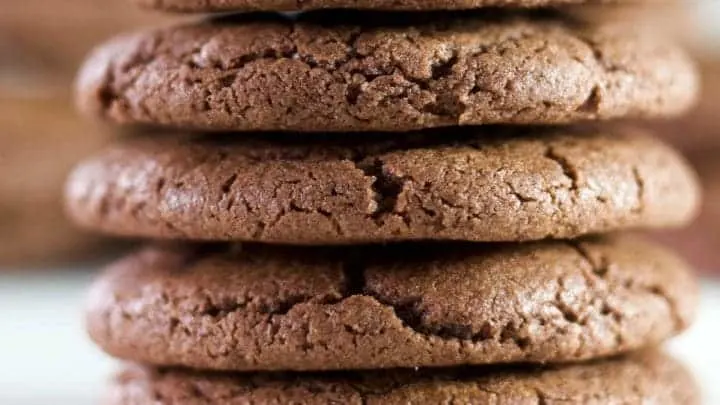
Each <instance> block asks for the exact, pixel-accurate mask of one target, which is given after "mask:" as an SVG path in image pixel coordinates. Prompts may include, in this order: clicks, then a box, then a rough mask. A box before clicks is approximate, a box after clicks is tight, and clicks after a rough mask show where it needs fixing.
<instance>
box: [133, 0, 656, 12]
mask: <svg viewBox="0 0 720 405" xmlns="http://www.w3.org/2000/svg"><path fill="white" fill-rule="evenodd" d="M130 1H131V2H133V3H135V4H138V5H140V6H142V7H147V8H153V9H159V10H166V11H176V12H177V11H179V12H195V13H208V12H231V11H301V10H318V9H345V8H352V9H361V10H363V9H364V10H386V11H390V10H413V11H422V10H462V9H476V8H480V7H543V6H561V5H571V4H593V5H598V4H603V5H606V4H610V3H617V4H623V3H630V4H639V3H640V4H641V3H652V1H649V0H402V1H391V0H130Z"/></svg>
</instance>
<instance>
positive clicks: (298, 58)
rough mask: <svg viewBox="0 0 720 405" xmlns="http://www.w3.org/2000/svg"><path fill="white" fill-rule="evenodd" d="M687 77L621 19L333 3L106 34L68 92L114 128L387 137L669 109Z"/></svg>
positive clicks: (680, 103)
mask: <svg viewBox="0 0 720 405" xmlns="http://www.w3.org/2000/svg"><path fill="white" fill-rule="evenodd" d="M360 22H362V24H361V23H360ZM696 81H697V77H696V73H695V70H694V68H693V66H692V64H691V62H690V61H689V59H688V58H687V57H686V55H685V54H684V53H683V52H682V51H681V50H680V49H678V48H677V47H675V46H674V45H672V44H670V43H669V42H668V41H666V40H664V39H661V38H658V37H657V35H644V34H643V33H640V32H635V31H634V30H633V29H631V28H630V27H628V26H626V25H623V26H620V25H615V24H592V23H587V22H581V21H580V20H574V19H572V18H570V17H567V16H564V15H560V14H557V13H543V14H535V13H533V14H531V13H512V14H505V13H502V12H500V11H497V10H494V11H491V12H487V13H469V14H468V13H465V15H463V16H459V15H437V14H419V15H418V14H410V15H390V16H388V15H387V14H363V13H360V12H356V13H348V14H345V13H342V12H338V11H334V12H331V13H310V14H309V15H301V16H300V17H298V19H297V20H293V19H291V17H287V18H283V17H278V16H275V17H267V16H265V17H262V16H250V17H247V16H244V17H235V19H230V18H226V19H222V20H212V21H208V22H206V23H200V24H195V25H187V26H179V27H172V28H165V29H160V30H155V31H148V32H143V33H139V34H136V35H131V36H124V37H120V38H117V39H116V40H114V41H111V42H109V43H107V44H106V45H104V46H102V47H100V48H99V49H98V50H97V51H96V52H95V53H94V54H93V55H92V56H91V57H90V59H89V61H88V62H87V64H86V66H85V67H84V69H83V71H82V72H81V74H80V78H79V83H78V101H79V106H80V108H81V109H82V110H83V111H84V112H86V113H87V114H90V115H93V116H101V117H104V118H105V119H107V120H109V121H112V122H116V123H123V124H129V123H132V124H153V125H167V126H174V127H182V128H192V129H202V130H232V131H245V130H295V131H368V130H380V131H399V130H412V129H420V128H428V127H440V126H456V125H472V124H490V123H504V124H541V123H542V124H549V123H570V122H576V121H581V120H604V119H610V118H619V117H656V116H673V115H675V114H677V113H680V112H682V111H684V110H686V109H687V108H688V107H689V106H690V105H691V103H692V101H693V100H694V98H695V94H696V92H697V83H696Z"/></svg>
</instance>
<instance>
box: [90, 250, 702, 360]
mask: <svg viewBox="0 0 720 405" xmlns="http://www.w3.org/2000/svg"><path fill="white" fill-rule="evenodd" d="M696 289H697V287H696V285H695V283H694V280H693V277H692V275H691V274H690V272H689V270H688V268H687V266H686V265H685V264H684V262H683V261H681V260H680V259H679V258H677V257H675V256H674V255H672V254H671V253H668V252H666V251H665V250H663V249H661V248H659V247H658V246H655V245H652V244H649V243H647V242H644V241H643V240H640V239H636V238H633V237H612V238H593V239H581V240H578V241H574V242H561V241H557V242H534V243H525V244H486V245H478V244H454V245H442V244H396V245H388V246H366V247H345V248H342V249H338V248H335V249H333V248H308V247H305V248H301V247H296V248H292V247H272V246H269V245H242V246H241V245H232V244H231V245H206V246H202V245H200V246H197V245H189V246H187V245H181V246H173V247H167V246H166V247H149V248H146V249H144V250H141V251H140V252H138V253H136V254H134V255H131V256H129V257H127V258H125V259H123V260H120V261H119V262H117V263H115V264H114V265H112V266H110V267H109V268H108V269H107V270H106V272H105V273H104V274H103V275H102V276H101V277H100V278H99V279H98V281H97V282H96V283H95V285H94V286H93V287H92V289H91V293H90V297H89V306H88V308H89V309H88V316H87V321H88V329H89V331H90V335H91V336H92V338H93V339H94V341H95V342H97V343H98V344H99V346H101V347H102V348H103V349H104V350H106V351H107V352H108V353H110V354H111V355H113V356H116V357H119V358H121V359H127V360H133V361H138V362H142V363H147V364H154V365H159V366H185V367H191V368H199V369H208V370H339V369H340V370H341V369H374V368H394V367H416V366H418V367H422V366H451V365H461V364H490V363H515V362H522V363H545V362H567V361H577V360H586V359H592V358H598V357H604V356H611V355H616V354H619V353H624V352H627V351H631V350H636V349H639V348H642V347H647V346H654V345H656V344H659V343H660V342H662V341H664V340H665V339H667V338H669V337H671V336H673V335H675V334H677V333H678V332H680V331H682V330H684V329H685V328H686V327H687V326H688V325H689V324H690V322H691V321H692V318H693V316H694V315H693V314H694V310H695V306H696V296H697V291H696Z"/></svg>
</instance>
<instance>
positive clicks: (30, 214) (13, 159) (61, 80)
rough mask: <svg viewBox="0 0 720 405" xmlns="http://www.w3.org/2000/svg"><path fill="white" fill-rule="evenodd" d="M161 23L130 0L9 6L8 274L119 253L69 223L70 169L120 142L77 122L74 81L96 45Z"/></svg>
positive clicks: (1, 138) (1, 195) (1, 18)
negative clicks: (66, 185) (65, 193)
mask: <svg viewBox="0 0 720 405" xmlns="http://www.w3.org/2000/svg"><path fill="white" fill-rule="evenodd" d="M58 5H59V4H58ZM159 19H160V17H159V16H153V15H152V14H149V13H147V12H142V11H139V10H136V9H135V8H133V7H130V6H128V5H127V4H125V3H124V2H122V1H97V0H64V1H63V2H62V5H61V6H60V7H47V0H23V1H9V2H4V3H3V5H2V11H1V12H0V269H21V268H33V267H41V266H48V267H49V266H61V265H69V264H71V263H77V262H80V261H84V260H91V259H96V258H100V257H102V256H103V255H104V252H105V251H106V249H110V248H112V246H111V245H110V244H109V243H110V242H108V241H104V240H102V239H101V238H98V237H97V236H95V235H92V236H91V235H86V234H83V233H82V232H80V231H78V230H76V229H75V228H74V227H72V226H71V225H70V224H69V223H68V222H67V221H66V219H65V218H64V216H63V210H62V206H61V194H62V188H63V182H64V180H65V177H66V175H67V172H68V171H69V170H70V169H71V167H72V165H73V164H74V163H75V162H77V161H78V160H80V159H81V158H82V157H83V156H86V155H87V154H89V153H91V152H92V151H93V150H94V149H96V148H98V147H100V146H101V145H102V144H103V143H104V142H105V141H106V140H108V139H109V138H110V137H111V136H112V134H111V132H110V130H109V129H105V128H101V127H100V126H99V125H98V124H89V123H87V122H85V121H84V120H82V119H81V118H80V117H78V116H77V114H76V112H75V109H74V105H73V102H72V100H71V99H72V82H73V79H74V75H75V71H76V70H77V67H78V65H79V64H80V62H81V60H82V59H83V57H84V56H85V55H86V54H87V52H88V51H89V50H90V49H91V47H92V46H93V45H95V44H97V43H98V42H101V41H102V40H104V39H105V38H107V37H109V36H111V35H114V34H116V33H117V32H120V31H123V30H128V29H133V28H136V27H139V26H143V25H151V24H158V20H159Z"/></svg>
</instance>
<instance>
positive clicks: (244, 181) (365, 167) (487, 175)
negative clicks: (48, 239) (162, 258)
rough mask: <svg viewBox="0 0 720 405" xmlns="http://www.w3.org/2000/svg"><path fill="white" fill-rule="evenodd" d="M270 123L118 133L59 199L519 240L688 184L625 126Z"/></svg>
mask: <svg viewBox="0 0 720 405" xmlns="http://www.w3.org/2000/svg"><path fill="white" fill-rule="evenodd" d="M268 138H271V136H270V135H269V134H260V135H259V136H257V137H250V136H246V137H245V138H240V137H237V136H235V135H231V136H230V137H229V138H223V137H208V136H202V135H200V136H197V137H195V138H191V137H181V136H173V137H168V138H161V137H157V138H156V139H142V140H136V141H131V142H125V143H123V144H117V145H115V146H113V147H111V148H109V149H107V150H106V151H104V152H102V153H100V154H98V155H97V156H95V157H94V158H91V159H89V160H87V161H85V162H84V163H83V164H81V165H80V166H79V167H78V168H77V169H76V170H75V171H74V173H73V174H72V175H71V178H70V180H69V184H68V187H67V193H66V196H67V206H68V212H69V213H70V215H71V217H73V218H74V219H75V221H76V222H77V223H79V224H81V225H83V226H85V227H87V228H92V229H95V230H101V231H105V232H108V233H112V234H117V235H127V236H145V237H160V238H173V239H195V240H241V241H262V242H270V243H290V244H349V243H365V242H384V241H400V240H422V239H433V240H468V241H523V240H538V239H545V238H556V239H561V238H574V237H577V236H581V235H585V234H588V233H601V232H608V231H613V230H618V229H626V228H637V227H650V228H657V227H668V226H675V225H681V224H684V223H686V222H687V221H688V220H690V219H691V218H692V216H693V214H694V212H695V211H696V205H697V201H698V199H699V189H698V187H697V184H696V183H697V182H696V179H695V176H694V173H693V172H692V171H691V169H690V168H689V167H688V166H687V164H686V163H685V161H684V160H683V159H682V158H681V157H680V156H679V155H678V154H676V153H675V152H674V151H673V150H671V149H669V148H668V147H666V146H665V145H664V144H662V143H661V142H659V141H657V140H655V139H653V138H651V137H648V136H647V135H645V134H644V133H642V132H641V131H637V130H633V129H628V128H625V129H623V128H605V129H602V130H596V129H589V128H588V129H568V128H559V129H550V128H541V129H537V128H534V129H533V128H523V127H518V128H513V129H508V128H474V129H469V130H467V131H461V130H459V129H447V130H442V131H439V132H431V133H427V132H425V133H414V134H407V135H393V136H392V137H389V138H388V137H369V135H365V136H363V137H355V138H353V139H352V140H350V137H349V136H348V137H344V140H338V138H337V137H330V138H329V139H328V138H323V137H322V136H319V135H318V136H317V138H315V142H313V143H307V142H302V140H299V139H298V138H293V137H275V138H273V139H272V140H268Z"/></svg>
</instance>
